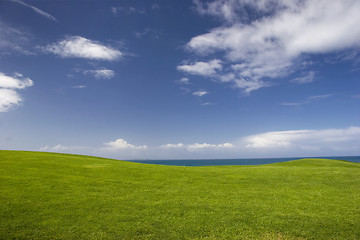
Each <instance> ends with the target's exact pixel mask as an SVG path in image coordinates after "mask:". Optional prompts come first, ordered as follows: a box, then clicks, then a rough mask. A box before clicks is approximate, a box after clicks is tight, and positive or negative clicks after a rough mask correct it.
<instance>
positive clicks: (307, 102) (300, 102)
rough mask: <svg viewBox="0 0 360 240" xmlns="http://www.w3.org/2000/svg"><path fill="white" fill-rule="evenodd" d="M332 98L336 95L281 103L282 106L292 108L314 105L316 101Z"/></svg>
mask: <svg viewBox="0 0 360 240" xmlns="http://www.w3.org/2000/svg"><path fill="white" fill-rule="evenodd" d="M332 96H334V94H322V95H315V96H310V97H307V98H306V99H305V100H302V101H298V102H283V103H281V105H283V106H290V107H299V106H302V105H305V104H310V103H312V102H314V101H317V100H321V99H325V98H329V97H332Z"/></svg>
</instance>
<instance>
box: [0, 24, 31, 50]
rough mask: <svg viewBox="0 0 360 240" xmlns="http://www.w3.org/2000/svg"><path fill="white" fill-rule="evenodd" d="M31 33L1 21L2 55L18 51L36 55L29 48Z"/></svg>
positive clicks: (0, 44) (0, 40)
mask: <svg viewBox="0 0 360 240" xmlns="http://www.w3.org/2000/svg"><path fill="white" fill-rule="evenodd" d="M30 39H31V35H30V34H29V33H27V32H26V31H24V30H19V29H17V28H14V27H12V26H10V25H9V24H5V23H3V22H1V21H0V49H1V51H0V55H6V54H11V53H12V52H17V53H21V54H25V55H34V54H35V53H34V52H32V51H31V50H30V49H29V48H30V47H29V45H30V42H31V41H30Z"/></svg>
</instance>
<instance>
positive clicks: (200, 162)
mask: <svg viewBox="0 0 360 240" xmlns="http://www.w3.org/2000/svg"><path fill="white" fill-rule="evenodd" d="M307 158H308V157H307ZM314 158H327V159H337V160H345V161H350V162H358V163H360V156H341V157H314ZM296 159H301V158H239V159H184V160H130V162H137V163H146V164H157V165H171V166H225V165H262V164H270V163H278V162H287V161H291V160H296Z"/></svg>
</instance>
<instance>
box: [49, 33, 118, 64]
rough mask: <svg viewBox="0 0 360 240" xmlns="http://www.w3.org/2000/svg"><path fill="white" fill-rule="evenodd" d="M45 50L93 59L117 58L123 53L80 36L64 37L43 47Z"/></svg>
mask: <svg viewBox="0 0 360 240" xmlns="http://www.w3.org/2000/svg"><path fill="white" fill-rule="evenodd" d="M43 49H44V50H45V51H46V52H49V53H54V54H57V55H59V56H61V57H64V58H86V59H93V60H107V61H114V60H118V59H119V58H121V57H122V56H123V54H122V53H121V52H120V51H119V50H117V49H115V48H112V47H108V46H105V45H103V44H101V43H99V42H97V41H92V40H89V39H86V38H84V37H80V36H70V37H66V38H65V39H64V40H62V41H59V42H57V43H54V44H51V45H48V46H46V47H44V48H43Z"/></svg>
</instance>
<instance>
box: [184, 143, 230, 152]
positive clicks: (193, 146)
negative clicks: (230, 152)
mask: <svg viewBox="0 0 360 240" xmlns="http://www.w3.org/2000/svg"><path fill="white" fill-rule="evenodd" d="M232 147H234V145H233V144H232V143H223V144H218V145H216V144H209V143H194V144H190V145H187V146H186V148H187V150H188V151H197V150H204V149H228V148H232Z"/></svg>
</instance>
